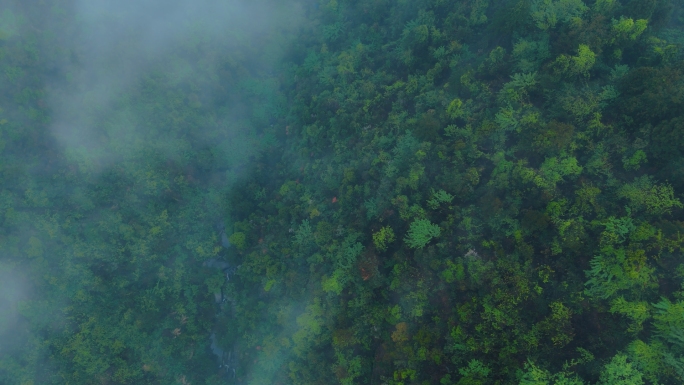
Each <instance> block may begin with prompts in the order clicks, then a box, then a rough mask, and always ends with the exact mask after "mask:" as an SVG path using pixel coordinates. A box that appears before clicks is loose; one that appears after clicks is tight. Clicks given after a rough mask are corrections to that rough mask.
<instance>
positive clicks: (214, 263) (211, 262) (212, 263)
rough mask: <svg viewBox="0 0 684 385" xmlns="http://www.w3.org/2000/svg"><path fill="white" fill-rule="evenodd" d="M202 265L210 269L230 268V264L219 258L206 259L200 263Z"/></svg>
mask: <svg viewBox="0 0 684 385" xmlns="http://www.w3.org/2000/svg"><path fill="white" fill-rule="evenodd" d="M202 266H204V267H208V268H210V269H219V270H226V269H229V268H230V264H229V263H228V262H226V261H221V260H219V259H214V258H212V259H208V260H206V261H204V263H202Z"/></svg>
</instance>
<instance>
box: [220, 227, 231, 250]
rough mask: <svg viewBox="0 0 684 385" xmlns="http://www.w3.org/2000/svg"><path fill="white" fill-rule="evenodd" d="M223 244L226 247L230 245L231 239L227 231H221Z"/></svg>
mask: <svg viewBox="0 0 684 385" xmlns="http://www.w3.org/2000/svg"><path fill="white" fill-rule="evenodd" d="M221 246H223V247H225V248H226V249H227V248H229V247H230V240H229V239H228V236H227V235H226V232H225V231H222V232H221Z"/></svg>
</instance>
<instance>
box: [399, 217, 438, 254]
mask: <svg viewBox="0 0 684 385" xmlns="http://www.w3.org/2000/svg"><path fill="white" fill-rule="evenodd" d="M440 233H441V230H440V228H439V226H437V225H435V224H432V223H431V222H430V221H429V220H427V219H416V220H415V221H413V222H412V223H411V226H410V228H409V230H408V233H407V234H406V237H404V242H406V244H407V245H408V246H409V247H410V248H412V249H422V248H423V247H425V245H427V244H428V242H430V240H432V238H435V237H438V236H439V235H440Z"/></svg>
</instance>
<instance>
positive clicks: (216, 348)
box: [209, 333, 224, 364]
mask: <svg viewBox="0 0 684 385" xmlns="http://www.w3.org/2000/svg"><path fill="white" fill-rule="evenodd" d="M209 340H210V341H211V345H210V346H209V348H210V349H211V352H212V353H213V354H214V355H215V356H216V357H217V358H218V360H219V362H220V363H222V364H223V353H224V352H223V349H221V348H220V347H219V345H218V341H217V339H216V333H211V337H209Z"/></svg>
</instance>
